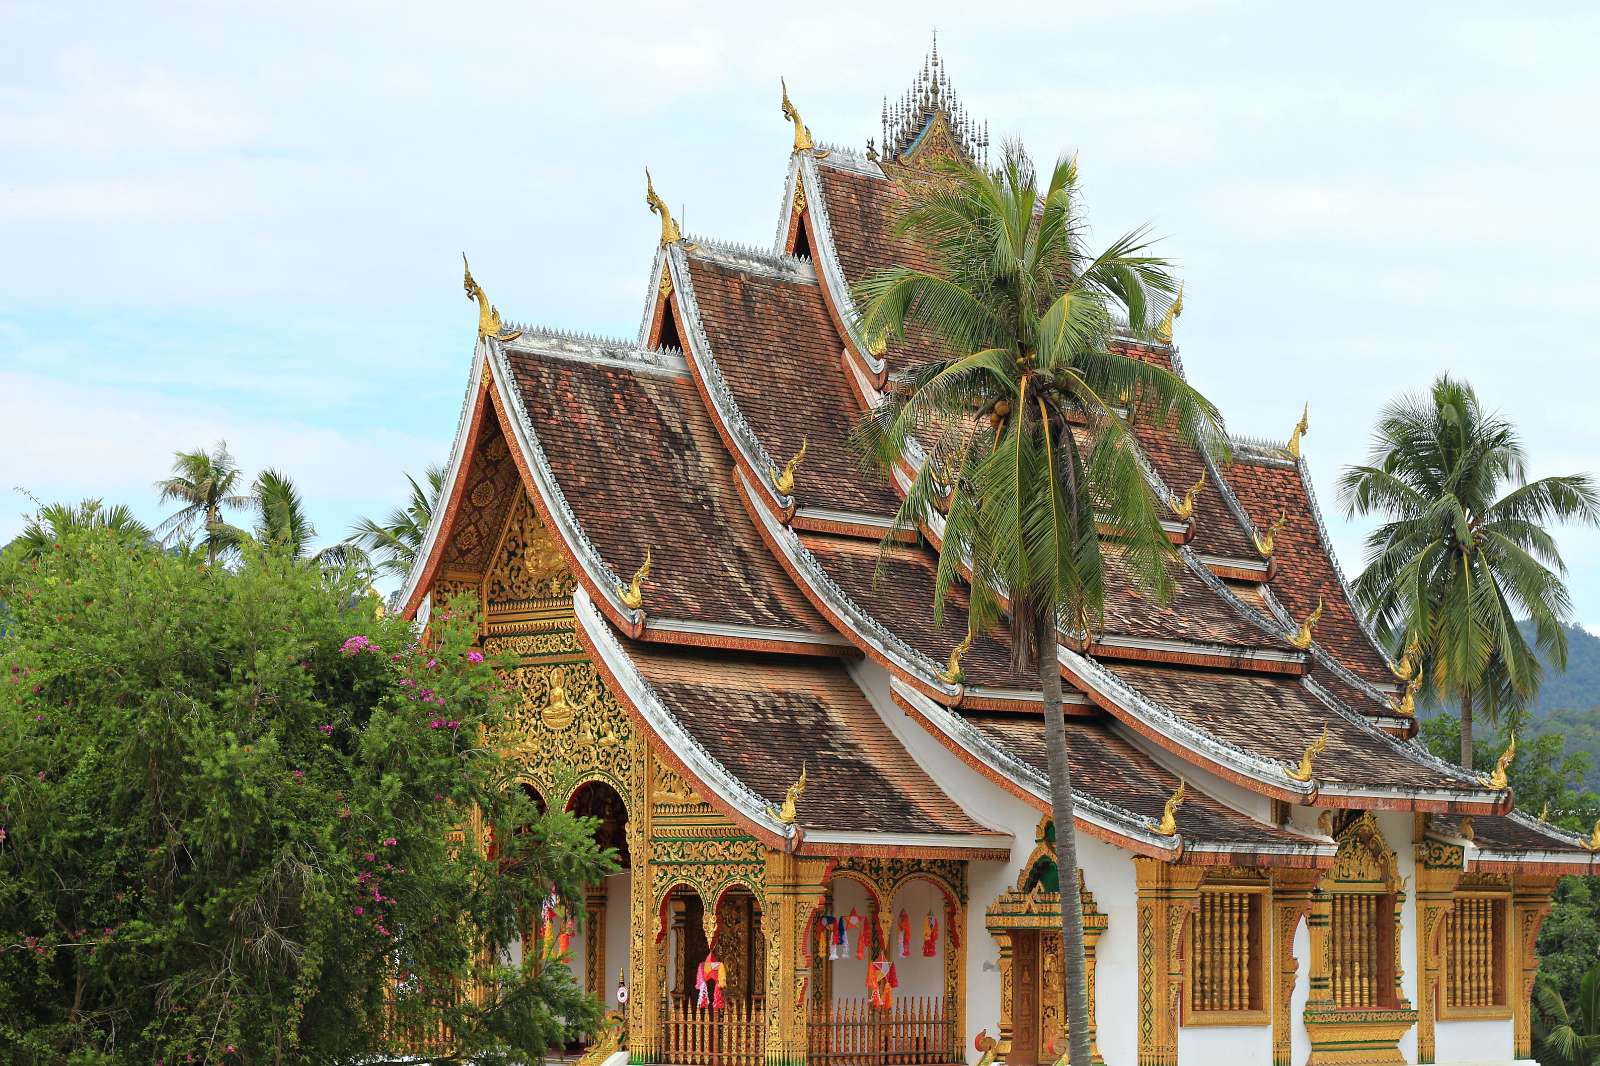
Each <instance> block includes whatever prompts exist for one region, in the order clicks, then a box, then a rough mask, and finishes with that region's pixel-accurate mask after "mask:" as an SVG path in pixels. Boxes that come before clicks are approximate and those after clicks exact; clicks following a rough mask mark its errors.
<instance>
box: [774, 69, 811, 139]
mask: <svg viewBox="0 0 1600 1066" xmlns="http://www.w3.org/2000/svg"><path fill="white" fill-rule="evenodd" d="M778 84H779V85H781V86H783V117H784V118H786V119H788V120H789V121H790V122H793V123H794V150H795V151H797V152H808V151H810V150H811V149H813V148H815V147H816V144H815V143H814V142H813V141H812V140H811V130H810V129H809V128H808V127H807V126H806V124H805V123H804V122H801V121H800V112H799V111H798V110H797V109H796V108H795V106H794V104H793V103H791V102H790V101H789V85H788V83H787V82H785V81H784V80H783V79H782V78H779V79H778Z"/></svg>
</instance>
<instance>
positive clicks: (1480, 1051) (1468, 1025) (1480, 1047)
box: [1433, 1018, 1515, 1066]
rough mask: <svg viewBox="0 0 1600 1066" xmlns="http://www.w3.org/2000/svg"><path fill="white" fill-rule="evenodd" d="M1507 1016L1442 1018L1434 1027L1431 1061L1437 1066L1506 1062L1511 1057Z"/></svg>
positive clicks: (1510, 1036)
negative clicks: (1457, 1019)
mask: <svg viewBox="0 0 1600 1066" xmlns="http://www.w3.org/2000/svg"><path fill="white" fill-rule="evenodd" d="M1511 1030H1512V1026H1511V1019H1510V1018H1504V1019H1499V1018H1482V1019H1473V1020H1470V1021H1458V1022H1450V1021H1441V1022H1439V1023H1438V1024H1437V1026H1436V1028H1435V1030H1434V1034H1435V1035H1434V1040H1435V1045H1434V1046H1435V1049H1436V1050H1435V1055H1436V1057H1435V1058H1434V1060H1433V1061H1434V1062H1436V1063H1438V1064H1439V1066H1448V1064H1450V1063H1457V1064H1460V1066H1465V1064H1467V1063H1478V1062H1506V1061H1509V1060H1511V1059H1513V1058H1514V1057H1515V1056H1513V1055H1512V1053H1511V1051H1512V1046H1511V1045H1512V1031H1511Z"/></svg>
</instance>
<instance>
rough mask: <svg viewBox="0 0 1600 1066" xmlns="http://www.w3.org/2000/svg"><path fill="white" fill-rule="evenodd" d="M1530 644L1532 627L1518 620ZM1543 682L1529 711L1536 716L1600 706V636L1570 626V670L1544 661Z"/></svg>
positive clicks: (1568, 643) (1544, 716)
mask: <svg viewBox="0 0 1600 1066" xmlns="http://www.w3.org/2000/svg"><path fill="white" fill-rule="evenodd" d="M1518 628H1520V629H1521V630H1522V635H1523V636H1524V637H1525V638H1527V640H1528V642H1529V643H1530V644H1531V643H1532V642H1533V627H1532V625H1530V624H1529V623H1527V622H1520V623H1518ZM1544 665H1545V670H1544V681H1543V682H1542V683H1541V684H1540V685H1539V695H1538V696H1537V697H1536V698H1535V699H1534V701H1533V706H1531V707H1530V708H1528V709H1529V711H1531V712H1532V714H1533V716H1534V717H1535V718H1547V717H1549V716H1550V715H1551V714H1554V713H1555V712H1557V711H1571V710H1574V709H1578V708H1584V709H1593V708H1595V707H1600V637H1597V636H1595V635H1594V634H1593V633H1590V632H1589V631H1588V630H1586V629H1583V628H1581V627H1579V626H1568V627H1567V669H1566V671H1565V672H1564V673H1563V672H1562V671H1559V670H1555V669H1553V668H1552V667H1551V666H1550V664H1549V663H1545V664H1544Z"/></svg>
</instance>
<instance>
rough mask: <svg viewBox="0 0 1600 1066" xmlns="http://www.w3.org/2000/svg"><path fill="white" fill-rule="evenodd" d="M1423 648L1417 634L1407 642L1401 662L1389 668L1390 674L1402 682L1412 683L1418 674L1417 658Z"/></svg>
mask: <svg viewBox="0 0 1600 1066" xmlns="http://www.w3.org/2000/svg"><path fill="white" fill-rule="evenodd" d="M1421 651H1422V646H1421V644H1419V643H1418V641H1417V637H1416V634H1414V633H1413V634H1412V635H1411V639H1410V640H1408V641H1406V650H1405V651H1404V652H1403V653H1401V655H1400V661H1399V662H1398V663H1396V664H1395V665H1393V666H1390V667H1389V672H1390V673H1391V674H1393V675H1394V676H1395V678H1396V679H1397V680H1400V681H1410V680H1411V679H1412V678H1413V677H1415V676H1416V673H1417V665H1418V664H1417V656H1418V655H1419V654H1420V653H1421Z"/></svg>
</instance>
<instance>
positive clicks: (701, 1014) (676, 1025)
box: [656, 999, 766, 1066]
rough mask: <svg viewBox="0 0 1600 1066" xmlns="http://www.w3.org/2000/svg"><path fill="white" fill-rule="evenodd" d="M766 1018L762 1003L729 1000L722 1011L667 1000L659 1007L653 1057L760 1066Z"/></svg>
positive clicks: (705, 1065) (697, 1065) (713, 1065)
mask: <svg viewBox="0 0 1600 1066" xmlns="http://www.w3.org/2000/svg"><path fill="white" fill-rule="evenodd" d="M765 1057H766V1020H765V1019H764V1018H763V1017H762V1009H761V1004H760V1003H759V1002H757V1003H739V1002H734V1003H729V1004H728V1005H727V1006H725V1007H723V1008H722V1009H721V1010H716V1009H714V1008H711V1007H696V1006H693V1005H691V1004H690V1003H688V1002H686V1001H673V1000H671V999H668V1000H667V1001H665V1002H664V1003H663V1004H662V1006H661V1044H660V1048H659V1050H658V1053H657V1056H656V1060H657V1061H658V1062H664V1063H692V1064H693V1066H762V1064H763V1061H764V1059H765Z"/></svg>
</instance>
